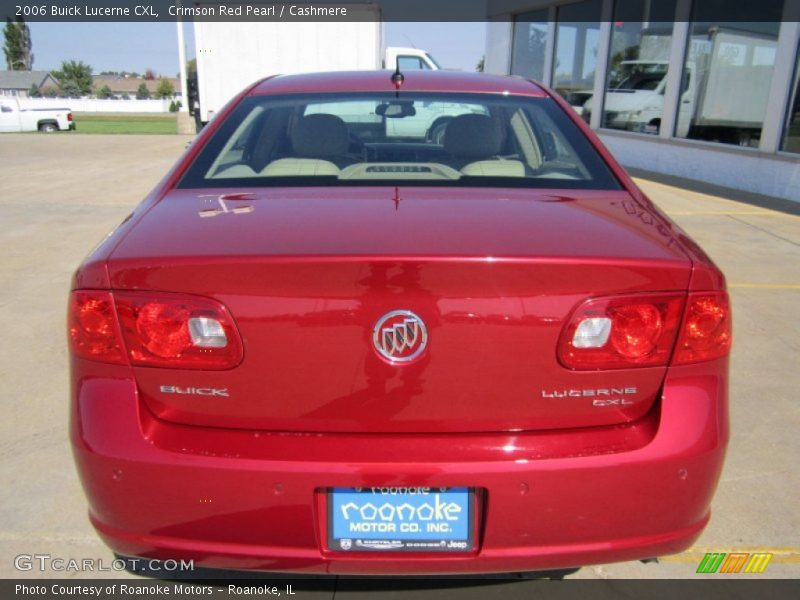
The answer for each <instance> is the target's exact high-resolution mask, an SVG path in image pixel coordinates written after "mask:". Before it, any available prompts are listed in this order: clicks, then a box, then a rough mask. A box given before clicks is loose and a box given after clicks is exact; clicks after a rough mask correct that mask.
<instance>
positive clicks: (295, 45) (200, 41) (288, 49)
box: [188, 4, 440, 125]
mask: <svg viewBox="0 0 800 600" xmlns="http://www.w3.org/2000/svg"><path fill="white" fill-rule="evenodd" d="M342 6H346V7H347V10H348V15H352V16H353V18H354V20H353V21H348V22H336V23H330V22H292V21H284V22H274V21H259V22H204V21H197V20H196V21H194V38H195V46H196V57H197V83H196V93H195V95H196V97H195V98H193V97H192V88H193V87H195V86H193V84H192V82H190V83H189V86H188V88H189V107H190V109H191V111H192V114H193V115H194V116H195V120H196V121H197V122H198V125H201V124H205V123H207V122H208V121H209V119H211V118H212V117H213V116H214V114H215V113H216V112H217V111H219V110H220V109H221V108H222V107H223V106H224V105H225V103H226V102H227V101H228V100H230V99H231V98H232V97H233V96H234V95H236V94H237V93H238V92H239V91H241V90H242V89H244V88H245V87H246V86H247V85H249V84H251V83H253V82H254V81H257V80H258V79H262V78H263V77H266V76H268V75H277V74H283V75H287V74H294V73H309V72H314V71H360V70H372V69H381V68H384V66H385V67H386V68H391V69H394V68H395V67H396V65H397V64H398V63H399V64H400V66H401V68H402V69H403V70H409V69H432V70H436V69H439V68H440V67H439V65H438V64H437V63H436V61H435V60H434V59H433V58H432V57H431V56H430V55H429V54H428V53H427V52H425V51H424V50H418V49H416V48H394V47H392V48H385V49H384V46H383V23H382V22H381V19H380V9H379V7H377V6H375V5H373V4H347V5H342Z"/></svg>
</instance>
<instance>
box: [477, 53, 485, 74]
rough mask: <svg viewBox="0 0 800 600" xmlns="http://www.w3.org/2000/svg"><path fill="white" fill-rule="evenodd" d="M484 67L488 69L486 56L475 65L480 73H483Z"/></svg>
mask: <svg viewBox="0 0 800 600" xmlns="http://www.w3.org/2000/svg"><path fill="white" fill-rule="evenodd" d="M484 67H486V57H485V56H481V59H480V60H479V61H478V64H477V65H475V70H476V71H477V72H478V73H483V69H484Z"/></svg>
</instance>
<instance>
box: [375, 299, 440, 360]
mask: <svg viewBox="0 0 800 600" xmlns="http://www.w3.org/2000/svg"><path fill="white" fill-rule="evenodd" d="M372 343H373V344H374V345H375V350H377V351H378V354H380V355H381V356H382V357H383V358H385V359H386V360H388V361H389V362H392V363H406V362H410V361H412V360H414V359H415V358H417V357H418V356H419V355H420V354H422V352H423V351H424V350H425V346H427V345H428V330H427V329H426V328H425V323H424V322H423V321H422V319H420V318H419V317H418V316H417V315H415V314H414V313H413V312H411V311H410V310H393V311H392V312H389V313H386V314H385V315H383V316H382V317H381V318H380V319H378V322H377V323H375V329H374V330H373V331H372Z"/></svg>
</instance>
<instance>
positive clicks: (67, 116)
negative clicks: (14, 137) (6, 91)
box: [0, 97, 75, 133]
mask: <svg viewBox="0 0 800 600" xmlns="http://www.w3.org/2000/svg"><path fill="white" fill-rule="evenodd" d="M72 129H75V121H73V120H72V110H70V109H69V108H28V107H24V106H21V105H20V102H19V100H18V99H17V98H3V97H0V132H21V131H41V132H43V133H52V132H54V131H68V130H72Z"/></svg>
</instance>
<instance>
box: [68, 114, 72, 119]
mask: <svg viewBox="0 0 800 600" xmlns="http://www.w3.org/2000/svg"><path fill="white" fill-rule="evenodd" d="M67 121H72V113H67Z"/></svg>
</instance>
